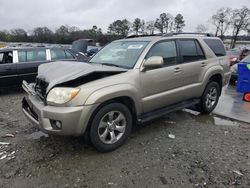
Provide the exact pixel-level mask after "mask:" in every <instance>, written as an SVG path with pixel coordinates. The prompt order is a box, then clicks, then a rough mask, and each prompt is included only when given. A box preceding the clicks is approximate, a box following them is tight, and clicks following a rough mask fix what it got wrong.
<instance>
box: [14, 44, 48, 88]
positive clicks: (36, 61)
mask: <svg viewBox="0 0 250 188" xmlns="http://www.w3.org/2000/svg"><path fill="white" fill-rule="evenodd" d="M47 62H48V60H47V55H46V49H45V48H41V49H27V50H19V51H18V63H17V74H18V77H19V83H20V84H21V82H22V80H26V81H27V82H34V81H35V78H36V76H37V69H38V66H39V65H41V64H43V63H47Z"/></svg>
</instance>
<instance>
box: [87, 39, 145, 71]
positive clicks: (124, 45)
mask: <svg viewBox="0 0 250 188" xmlns="http://www.w3.org/2000/svg"><path fill="white" fill-rule="evenodd" d="M147 44H148V42H145V41H116V42H112V43H110V44H108V45H107V46H105V47H104V48H103V49H102V50H100V51H99V52H98V53H97V54H96V55H95V56H94V57H93V58H92V59H91V60H90V61H89V62H90V63H98V64H103V65H109V66H117V67H122V68H128V69H131V68H133V67H134V65H135V63H136V61H137V59H138V58H139V56H140V55H141V53H142V51H143V50H144V49H145V47H146V46H147Z"/></svg>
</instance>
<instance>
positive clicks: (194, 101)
mask: <svg viewBox="0 0 250 188" xmlns="http://www.w3.org/2000/svg"><path fill="white" fill-rule="evenodd" d="M199 102H200V99H192V100H188V101H183V102H181V103H177V104H174V105H170V106H167V107H164V108H160V109H157V110H154V111H151V112H147V113H145V114H142V115H139V116H138V118H137V121H138V123H139V124H142V123H145V122H147V121H151V120H153V119H156V118H159V117H161V116H163V115H166V114H168V113H170V112H173V111H177V110H181V109H183V108H187V107H190V106H194V105H196V104H198V103H199Z"/></svg>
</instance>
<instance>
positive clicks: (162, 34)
mask: <svg viewBox="0 0 250 188" xmlns="http://www.w3.org/2000/svg"><path fill="white" fill-rule="evenodd" d="M174 35H203V36H206V37H213V36H214V35H213V34H211V33H192V32H183V33H174V32H172V33H157V34H150V35H146V34H143V35H130V36H127V37H126V39H129V38H137V37H152V36H162V37H171V36H174Z"/></svg>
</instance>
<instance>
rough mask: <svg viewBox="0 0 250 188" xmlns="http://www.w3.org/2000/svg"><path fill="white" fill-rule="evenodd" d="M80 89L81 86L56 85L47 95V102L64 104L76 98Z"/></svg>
mask: <svg viewBox="0 0 250 188" xmlns="http://www.w3.org/2000/svg"><path fill="white" fill-rule="evenodd" d="M79 91H80V89H79V88H70V87H55V88H53V89H52V90H50V92H49V94H48V95H47V102H49V103H56V104H64V103H66V102H69V101H71V100H72V99H73V98H75V96H76V95H77V94H78V93H79Z"/></svg>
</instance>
